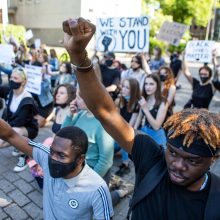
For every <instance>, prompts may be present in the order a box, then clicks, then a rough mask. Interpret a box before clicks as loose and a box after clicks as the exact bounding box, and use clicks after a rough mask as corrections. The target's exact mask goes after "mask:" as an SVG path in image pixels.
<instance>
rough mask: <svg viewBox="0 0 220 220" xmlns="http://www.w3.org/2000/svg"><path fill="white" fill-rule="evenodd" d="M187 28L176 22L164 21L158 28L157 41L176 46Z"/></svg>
mask: <svg viewBox="0 0 220 220" xmlns="http://www.w3.org/2000/svg"><path fill="white" fill-rule="evenodd" d="M187 28H188V26H186V25H184V24H180V23H177V22H169V21H165V22H164V23H163V25H162V27H161V28H160V31H159V34H158V35H157V39H158V40H161V41H165V42H168V43H169V44H172V45H174V46H178V45H179V43H180V40H181V39H182V37H183V35H184V33H185V31H186V30H187Z"/></svg>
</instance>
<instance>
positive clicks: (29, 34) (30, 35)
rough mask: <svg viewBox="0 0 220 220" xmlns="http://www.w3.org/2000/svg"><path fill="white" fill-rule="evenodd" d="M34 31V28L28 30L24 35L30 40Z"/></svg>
mask: <svg viewBox="0 0 220 220" xmlns="http://www.w3.org/2000/svg"><path fill="white" fill-rule="evenodd" d="M33 36H34V35H33V32H32V30H28V31H27V32H26V33H25V34H24V37H25V39H26V40H30V39H31V38H32V37H33Z"/></svg>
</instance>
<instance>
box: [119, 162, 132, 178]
mask: <svg viewBox="0 0 220 220" xmlns="http://www.w3.org/2000/svg"><path fill="white" fill-rule="evenodd" d="M130 172H131V169H130V167H129V166H127V165H125V164H124V163H122V164H121V165H120V166H119V170H118V171H116V172H115V175H117V176H120V177H123V176H124V175H125V174H129V173H130Z"/></svg>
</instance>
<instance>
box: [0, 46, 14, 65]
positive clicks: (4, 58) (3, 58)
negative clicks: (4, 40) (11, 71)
mask: <svg viewBox="0 0 220 220" xmlns="http://www.w3.org/2000/svg"><path fill="white" fill-rule="evenodd" d="M0 51H1V53H0V63H4V64H11V63H12V60H13V59H14V52H13V46H12V45H10V44H0Z"/></svg>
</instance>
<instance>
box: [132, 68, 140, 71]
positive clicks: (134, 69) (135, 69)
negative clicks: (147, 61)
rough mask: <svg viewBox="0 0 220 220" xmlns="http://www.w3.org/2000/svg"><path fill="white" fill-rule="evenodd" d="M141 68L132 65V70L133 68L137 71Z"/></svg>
mask: <svg viewBox="0 0 220 220" xmlns="http://www.w3.org/2000/svg"><path fill="white" fill-rule="evenodd" d="M139 69H140V67H135V68H134V67H132V70H133V71H137V70H139Z"/></svg>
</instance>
